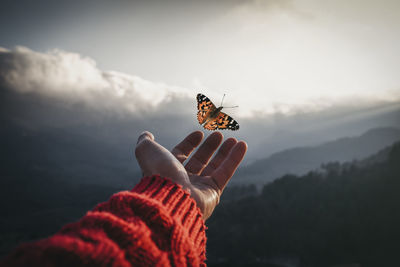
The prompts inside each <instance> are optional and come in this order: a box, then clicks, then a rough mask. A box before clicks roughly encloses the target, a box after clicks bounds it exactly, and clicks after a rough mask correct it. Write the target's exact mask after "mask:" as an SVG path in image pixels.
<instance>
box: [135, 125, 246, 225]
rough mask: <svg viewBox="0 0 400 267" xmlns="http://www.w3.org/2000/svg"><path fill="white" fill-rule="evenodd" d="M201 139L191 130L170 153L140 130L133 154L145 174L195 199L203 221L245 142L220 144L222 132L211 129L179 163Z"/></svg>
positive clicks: (221, 190) (231, 173)
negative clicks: (175, 185) (167, 180)
mask: <svg viewBox="0 0 400 267" xmlns="http://www.w3.org/2000/svg"><path fill="white" fill-rule="evenodd" d="M202 140H203V133H202V132H200V131H195V132H193V133H191V134H189V135H188V136H187V137H186V138H185V139H184V140H183V141H182V142H181V143H179V144H178V145H177V146H175V148H174V149H172V151H171V152H170V151H168V150H167V149H166V148H164V147H163V146H161V145H160V144H158V143H157V142H156V141H154V136H153V134H151V133H150V132H144V133H142V134H141V135H140V136H139V139H138V142H137V145H136V149H135V155H136V158H137V161H138V163H139V165H140V168H141V169H142V171H143V174H144V175H145V176H150V175H154V174H159V175H160V176H164V177H168V178H170V179H171V180H173V181H174V182H176V183H178V184H180V185H182V187H183V189H185V190H187V191H188V192H189V194H190V195H191V197H192V198H193V199H194V200H195V201H196V203H197V206H198V207H199V208H200V210H201V211H202V213H203V218H204V220H206V219H207V218H208V217H210V216H211V214H212V212H213V210H214V208H215V207H216V205H217V204H218V203H219V198H220V196H221V194H222V192H223V190H224V188H225V186H226V185H227V183H228V181H229V180H230V179H231V177H232V176H233V174H234V173H235V171H236V169H237V167H238V166H239V164H240V162H241V161H242V159H243V157H244V155H245V154H246V151H247V144H246V143H245V142H243V141H240V142H238V141H237V140H236V139H235V138H228V139H227V140H226V141H225V142H224V143H223V144H222V145H221V143H222V140H223V136H222V134H221V133H220V132H214V133H212V134H210V135H209V136H208V137H207V139H206V140H205V141H204V142H203V144H202V145H201V146H200V147H199V149H198V150H197V151H196V153H194V154H193V156H192V157H191V158H190V159H189V160H188V161H187V163H186V164H185V165H183V164H184V162H185V161H186V160H187V159H188V158H189V156H190V154H191V153H192V152H193V150H194V149H195V148H196V147H197V146H198V145H199V144H200V143H201V141H202ZM220 145H221V147H220V148H219V150H218V152H217V153H216V154H215V156H214V157H213V158H212V160H211V161H210V159H211V157H212V156H213V154H214V153H215V152H216V150H217V149H218V147H219V146H220Z"/></svg>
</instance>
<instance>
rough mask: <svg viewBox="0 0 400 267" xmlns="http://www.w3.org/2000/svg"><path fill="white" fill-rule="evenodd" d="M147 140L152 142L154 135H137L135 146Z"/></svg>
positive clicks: (145, 133) (148, 133)
mask: <svg viewBox="0 0 400 267" xmlns="http://www.w3.org/2000/svg"><path fill="white" fill-rule="evenodd" d="M146 138H147V139H149V140H154V135H153V134H152V133H151V132H148V131H144V132H142V133H141V134H140V135H139V138H138V140H137V142H136V145H138V144H139V143H140V142H142V141H143V140H145V139H146Z"/></svg>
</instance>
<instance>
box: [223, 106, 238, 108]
mask: <svg viewBox="0 0 400 267" xmlns="http://www.w3.org/2000/svg"><path fill="white" fill-rule="evenodd" d="M238 107H239V106H233V107H224V108H238Z"/></svg>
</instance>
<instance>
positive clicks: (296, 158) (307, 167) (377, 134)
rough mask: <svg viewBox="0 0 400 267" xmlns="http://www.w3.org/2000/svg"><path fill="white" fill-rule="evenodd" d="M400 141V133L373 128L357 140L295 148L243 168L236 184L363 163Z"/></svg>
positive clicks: (351, 139)
mask: <svg viewBox="0 0 400 267" xmlns="http://www.w3.org/2000/svg"><path fill="white" fill-rule="evenodd" d="M398 140H400V129H398V128H394V127H386V128H374V129H371V130H369V131H367V132H365V133H364V134H362V135H360V136H356V137H344V138H339V139H336V140H334V141H330V142H327V143H323V144H321V145H319V146H313V147H296V148H292V149H287V150H284V151H281V152H278V153H274V154H272V155H271V156H270V157H268V158H265V159H261V160H257V161H255V162H254V163H252V164H250V165H247V166H245V167H242V168H240V169H239V170H238V172H237V174H236V177H235V178H236V179H233V181H232V182H233V183H236V184H243V183H244V184H250V183H255V184H265V183H267V182H271V181H273V180H275V179H276V178H278V177H280V176H282V175H284V174H296V175H303V174H305V173H307V172H309V171H311V170H314V169H317V168H319V167H320V166H321V164H323V163H328V162H333V161H337V162H346V161H352V160H360V159H364V158H367V157H369V156H371V155H372V154H374V153H376V152H377V151H379V150H381V149H383V148H385V147H387V146H390V145H392V144H393V143H395V142H396V141H398Z"/></svg>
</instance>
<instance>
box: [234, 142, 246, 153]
mask: <svg viewBox="0 0 400 267" xmlns="http://www.w3.org/2000/svg"><path fill="white" fill-rule="evenodd" d="M236 145H237V146H239V147H240V149H242V150H243V151H244V152H246V151H247V149H248V145H247V143H246V142H245V141H239V142H238V143H237V144H236Z"/></svg>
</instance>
